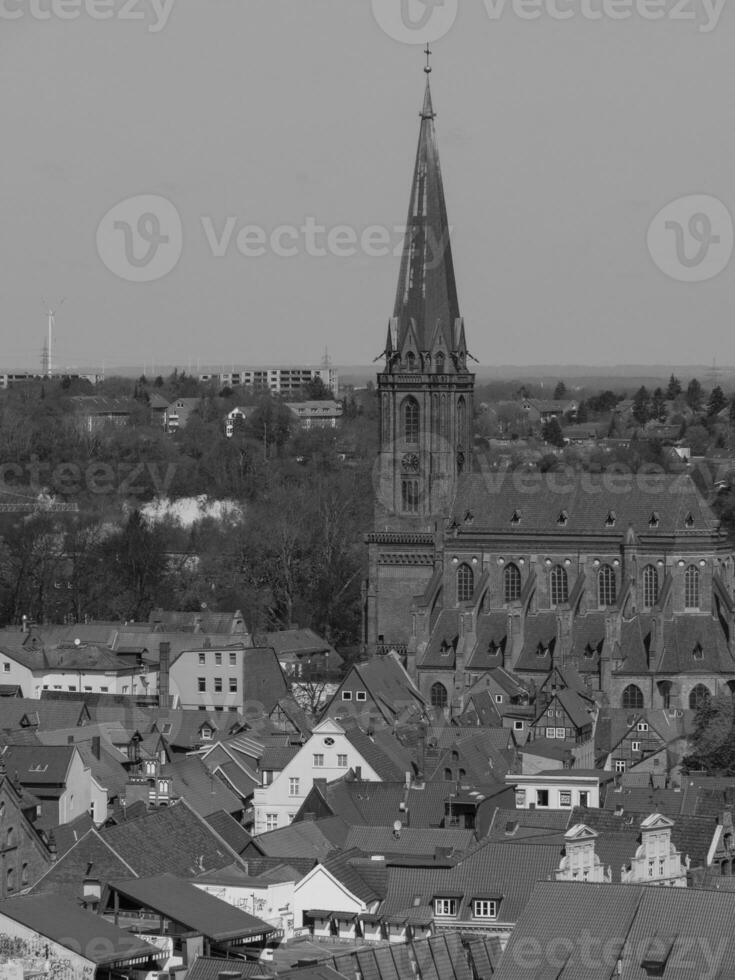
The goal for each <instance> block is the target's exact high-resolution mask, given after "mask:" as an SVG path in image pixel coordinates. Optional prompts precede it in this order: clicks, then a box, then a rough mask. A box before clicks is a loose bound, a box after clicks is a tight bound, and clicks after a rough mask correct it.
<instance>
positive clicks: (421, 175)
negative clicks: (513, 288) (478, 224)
mask: <svg viewBox="0 0 735 980" xmlns="http://www.w3.org/2000/svg"><path fill="white" fill-rule="evenodd" d="M430 56H431V49H430V48H429V47H428V45H427V47H426V67H425V68H424V71H425V73H426V90H425V93H424V102H423V107H422V110H421V124H420V129H419V142H418V149H417V151H416V162H415V165H414V172H413V180H412V183H411V198H410V204H409V209H408V218H407V220H406V236H405V240H404V243H403V254H402V257H401V268H400V273H399V276H398V288H397V290H396V300H395V306H394V310H393V317H394V323H395V334H396V338H397V344H396V354H400V355H401V356H402V357H404V356H405V355H406V353H407V347H411V348H412V351H411V353H413V355H414V357H415V358H416V361H417V366H418V362H419V361H420V360H421V358H422V355H423V354H424V353H425V352H433V351H434V348H436V347H437V346H438V347H441V348H442V354H443V356H444V357H446V358H447V361H448V362H449V359H450V357H451V360H452V362H454V364H455V366H456V368H457V369H459V370H461V368H460V367H459V364H460V361H459V360H456V358H457V356H458V355H459V354H460V353H461V355H462V358H461V363H462V366H463V365H464V356H465V355H466V351H462V352H460V344H461V342H462V341H463V339H464V338H463V332H462V331H461V325H460V322H459V321H460V315H459V302H458V300H457V287H456V284H455V278H454V265H453V262H452V248H451V244H450V240H449V221H448V219H447V209H446V203H445V200H444V186H443V183H442V175H441V168H440V165H439V149H438V144H437V139H436V128H435V125H434V119H435V115H436V114H435V112H434V107H433V103H432V99H431V85H430V75H431V71H432V68H431V61H430ZM390 368H391V366H390V364H388V365H387V370H390Z"/></svg>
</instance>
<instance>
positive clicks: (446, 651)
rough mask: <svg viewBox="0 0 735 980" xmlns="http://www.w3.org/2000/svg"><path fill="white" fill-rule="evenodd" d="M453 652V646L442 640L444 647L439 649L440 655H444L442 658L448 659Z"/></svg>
mask: <svg viewBox="0 0 735 980" xmlns="http://www.w3.org/2000/svg"><path fill="white" fill-rule="evenodd" d="M451 652H452V648H451V646H450V645H449V644H448V643H447V641H446V640H442V645H441V646H440V647H439V653H440V654H441V655H442V657H448V656H449V655H450V654H451Z"/></svg>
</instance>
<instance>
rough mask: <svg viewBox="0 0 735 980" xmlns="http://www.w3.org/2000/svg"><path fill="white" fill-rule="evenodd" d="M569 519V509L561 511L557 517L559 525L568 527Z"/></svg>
mask: <svg viewBox="0 0 735 980" xmlns="http://www.w3.org/2000/svg"><path fill="white" fill-rule="evenodd" d="M568 520H569V514H568V513H567V511H565V510H563V511H561V512H560V514H559V516H558V517H557V519H556V523H557V524H558V525H559V527H566V526H567V521H568Z"/></svg>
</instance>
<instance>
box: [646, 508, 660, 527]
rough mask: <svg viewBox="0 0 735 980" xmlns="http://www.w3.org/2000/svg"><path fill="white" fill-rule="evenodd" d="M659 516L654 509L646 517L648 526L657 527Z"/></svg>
mask: <svg viewBox="0 0 735 980" xmlns="http://www.w3.org/2000/svg"><path fill="white" fill-rule="evenodd" d="M660 520H661V518H660V517H659V516H658V511H656V510H654V512H653V513H652V514H651V516H650V517H649V518H648V526H649V527H658V525H659V523H660Z"/></svg>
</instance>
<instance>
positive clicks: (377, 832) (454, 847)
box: [344, 826, 475, 856]
mask: <svg viewBox="0 0 735 980" xmlns="http://www.w3.org/2000/svg"><path fill="white" fill-rule="evenodd" d="M474 843H475V834H474V832H473V831H471V830H455V829H454V828H443V827H403V828H402V829H401V831H400V833H399V834H398V835H396V834H395V832H394V831H393V829H392V828H389V827H364V826H362V827H359V826H353V827H350V828H349V830H348V831H347V838H346V839H345V842H344V847H345V849H346V850H349V849H350V848H355V849H357V850H359V851H363V852H364V853H366V854H371V855H372V854H404V855H408V854H415V855H427V856H428V855H433V854H434V853H435V851H436V849H437V847H442V848H448V849H449V850H451V851H454V852H457V853H458V854H462V853H464V852H465V851H466V850H467V849H468V848H469V847H470V846H471V845H472V844H474Z"/></svg>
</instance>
